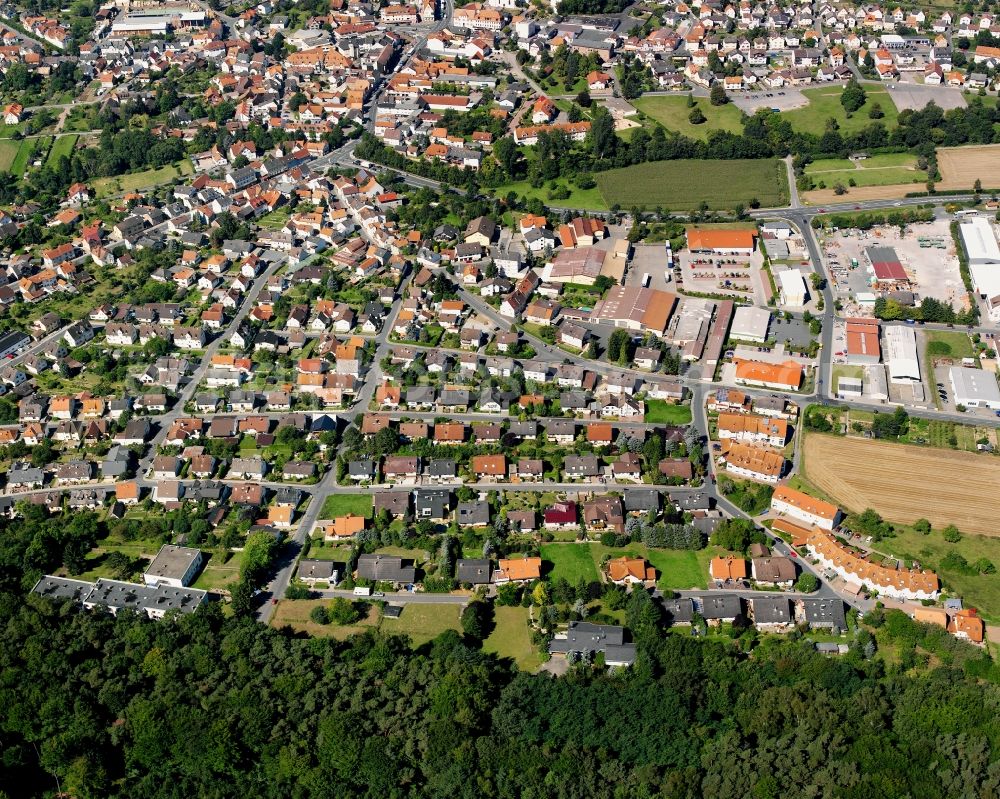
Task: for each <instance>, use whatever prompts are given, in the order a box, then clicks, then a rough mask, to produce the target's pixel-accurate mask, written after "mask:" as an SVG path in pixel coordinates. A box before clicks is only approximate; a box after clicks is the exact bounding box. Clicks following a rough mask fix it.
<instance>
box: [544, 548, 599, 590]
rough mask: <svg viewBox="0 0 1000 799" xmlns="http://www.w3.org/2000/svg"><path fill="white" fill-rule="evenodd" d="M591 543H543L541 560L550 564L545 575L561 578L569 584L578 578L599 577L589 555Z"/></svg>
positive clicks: (592, 578) (594, 578)
mask: <svg viewBox="0 0 1000 799" xmlns="http://www.w3.org/2000/svg"><path fill="white" fill-rule="evenodd" d="M591 546H593V545H592V544H543V545H542V560H545V561H548V562H549V563H551V564H552V571H550V572H548V573H547V574H546V576H547V577H548V578H549V579H550V580H558V579H560V578H561V579H563V580H566V581H567V582H568V583H570V584H571V585H576V584H577V583H578V582H579V581H580V580H584V581H586V582H588V583H589V582H593V581H594V580H597V579H598V578H599V574H598V572H597V564H596V563H595V562H594V558H593V556H592V555H591V551H590V548H591Z"/></svg>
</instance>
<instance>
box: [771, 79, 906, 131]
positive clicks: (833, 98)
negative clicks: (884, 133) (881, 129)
mask: <svg viewBox="0 0 1000 799" xmlns="http://www.w3.org/2000/svg"><path fill="white" fill-rule="evenodd" d="M842 93H843V88H842V87H839V86H822V87H817V88H815V89H802V96H803V97H805V98H806V99H807V100H808V101H809V105H807V106H804V107H802V108H796V109H793V110H791V111H783V112H782V114H781V115H782V116H783V117H784V118H785V119H787V120H788V121H789V122H790V123H791V125H792V127H793V128H794V129H795V130H796V131H798V132H800V133H812V134H814V135H816V136H822V135H823V133H824V132H825V131H826V123H827V120H828V119H831V118H832V119H835V120H836V121H837V125H838V126H839V128H840V132H841V133H843V134H847V133H856V132H857V131H859V130H862V129H864V128H866V127H868V126H869V125H871V124H872V123H873V122H880V123H882V124H883V125H885V127H886V128H887V129H889V130H891V129H892V128H894V127H895V126H896V117H898V116H899V111H898V110H897V108H896V104H895V103H893V101H892V97H890V96H889V92H888V91H887V90H886V89H884V88H882V87H881V86H873V85H871V84H867V83H866V84H865V94H866V98H865V104H864V105H863V106H861V108H860V109H859V110H857V111H855V112H854V113H853V114H851V115H850V116H848V115H847V112H846V111H845V110H844V107H843V106H842V105H841V104H840V95H841V94H842ZM876 103H878V105H880V106H881V107H882V113H883V114H884V116H883V117H882V118H881V119H871V118H870V117H869V116H868V113H869V111H870V110H871V108H872V106H874V105H875V104H876Z"/></svg>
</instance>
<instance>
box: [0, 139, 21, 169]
mask: <svg viewBox="0 0 1000 799" xmlns="http://www.w3.org/2000/svg"><path fill="white" fill-rule="evenodd" d="M20 148H21V142H19V141H14V140H13V139H0V172H10V171H11V165H12V164H13V163H14V159H15V158H16V157H17V153H18V150H19V149H20Z"/></svg>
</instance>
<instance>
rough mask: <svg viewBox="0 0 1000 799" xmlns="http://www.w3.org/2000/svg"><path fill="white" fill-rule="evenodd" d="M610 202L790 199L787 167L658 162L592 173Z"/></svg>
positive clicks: (687, 206) (767, 203)
mask: <svg viewBox="0 0 1000 799" xmlns="http://www.w3.org/2000/svg"><path fill="white" fill-rule="evenodd" d="M594 177H595V178H596V179H597V186H598V188H599V189H600V192H601V196H602V197H603V198H604V202H605V203H606V205H608V206H613V205H619V206H621V207H622V208H632V207H633V206H636V205H639V206H640V207H642V208H646V209H650V208H657V207H661V208H665V209H668V210H676V211H684V210H694V209H697V208H698V207H700V206H701V204H702V203H706V204H707V205H708V207H709V208H711V209H732V208H733V207H735V206H736V205H743V206H745V207H749V206H751V205H752V204H753V202H754V201H755V200H756V201H757V202H758V203H759V204H760V205H761V206H763V207H773V206H780V205H786V204H787V203H788V177H787V172H786V170H785V165H784V163H782V162H781V161H779V160H777V159H761V160H734V161H698V160H678V161H656V162H653V163H646V164H636V165H634V166H629V167H625V168H624V169H612V170H609V171H607V172H598V173H597V174H595V175H594Z"/></svg>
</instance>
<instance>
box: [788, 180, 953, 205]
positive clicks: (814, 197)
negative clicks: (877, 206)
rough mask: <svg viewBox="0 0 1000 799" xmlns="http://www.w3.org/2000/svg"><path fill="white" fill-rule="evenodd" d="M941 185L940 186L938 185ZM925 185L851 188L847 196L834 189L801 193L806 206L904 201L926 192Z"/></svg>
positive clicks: (907, 184) (905, 184) (899, 184)
mask: <svg viewBox="0 0 1000 799" xmlns="http://www.w3.org/2000/svg"><path fill="white" fill-rule="evenodd" d="M938 185H940V184H938ZM924 188H925V187H924V184H923V183H898V184H895V185H890V186H850V187H849V188H848V189H847V192H846V193H845V194H837V192H836V191H834V190H833V189H813V190H812V191H804V192H800V194H799V197H800V199H801V200H802V202H803V203H804V204H805V205H834V204H838V203H854V202H858V203H859V202H867V201H869V200H895V199H897V198H899V199H902V198H903V197H905V196H906V195H907V194H908V193H910V192H914V191H924Z"/></svg>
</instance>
